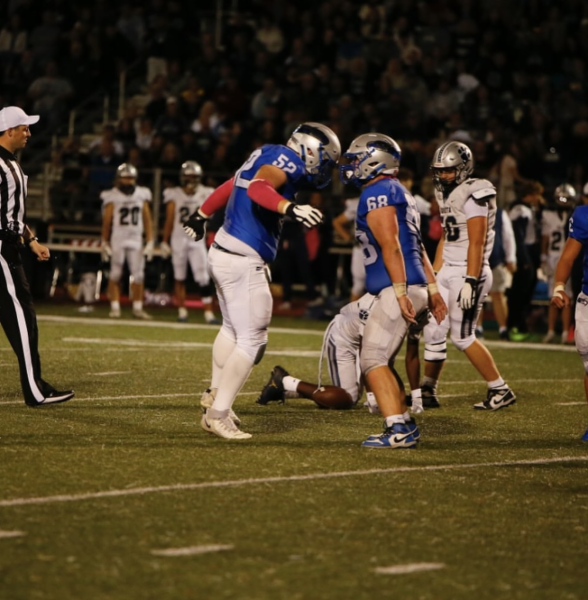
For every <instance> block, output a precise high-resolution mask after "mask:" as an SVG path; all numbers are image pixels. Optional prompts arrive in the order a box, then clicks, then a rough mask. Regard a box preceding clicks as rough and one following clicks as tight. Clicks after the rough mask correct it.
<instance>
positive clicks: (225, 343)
mask: <svg viewBox="0 0 588 600" xmlns="http://www.w3.org/2000/svg"><path fill="white" fill-rule="evenodd" d="M236 343H237V342H236V340H235V338H234V337H232V335H231V334H230V333H229V332H227V330H226V329H225V328H224V327H221V329H220V331H219V332H218V333H217V335H216V338H215V340H214V344H213V346H212V379H211V380H210V387H211V388H217V387H218V383H219V381H220V378H221V375H222V373H223V367H224V366H225V363H226V362H227V358H229V356H231V354H232V353H233V350H234V349H235V345H236Z"/></svg>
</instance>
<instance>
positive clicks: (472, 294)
mask: <svg viewBox="0 0 588 600" xmlns="http://www.w3.org/2000/svg"><path fill="white" fill-rule="evenodd" d="M477 287H478V280H477V279H476V278H475V277H470V276H466V278H465V283H464V284H463V287H462V288H461V290H460V292H459V296H458V297H457V301H458V302H459V306H460V308H461V309H462V310H469V309H470V308H472V306H474V304H475V303H476V290H477Z"/></svg>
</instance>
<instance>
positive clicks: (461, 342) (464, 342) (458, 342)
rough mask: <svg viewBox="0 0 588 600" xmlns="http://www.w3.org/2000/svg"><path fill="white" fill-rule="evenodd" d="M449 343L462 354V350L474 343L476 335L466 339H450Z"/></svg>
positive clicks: (473, 334)
mask: <svg viewBox="0 0 588 600" xmlns="http://www.w3.org/2000/svg"><path fill="white" fill-rule="evenodd" d="M451 341H452V342H453V345H454V346H455V347H456V348H457V349H458V350H460V351H461V352H463V351H464V350H467V349H468V348H469V347H470V346H471V345H472V344H473V343H474V342H475V341H476V334H475V333H472V334H471V335H468V336H467V337H465V338H461V339H459V338H458V339H453V337H452V338H451Z"/></svg>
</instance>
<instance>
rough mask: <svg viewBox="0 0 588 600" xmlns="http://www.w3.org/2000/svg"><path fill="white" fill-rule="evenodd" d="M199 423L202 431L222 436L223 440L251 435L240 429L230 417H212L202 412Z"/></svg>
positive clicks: (245, 437) (249, 436)
mask: <svg viewBox="0 0 588 600" xmlns="http://www.w3.org/2000/svg"><path fill="white" fill-rule="evenodd" d="M200 425H201V426H202V429H204V431H208V433H214V435H218V437H222V438H224V439H225V440H248V439H250V438H251V437H252V435H251V434H250V433H245V432H244V431H241V430H240V429H239V428H238V427H237V426H236V425H235V423H234V422H233V421H232V419H231V418H230V417H224V419H212V418H210V417H208V416H207V414H206V413H204V414H203V415H202V419H201V421H200Z"/></svg>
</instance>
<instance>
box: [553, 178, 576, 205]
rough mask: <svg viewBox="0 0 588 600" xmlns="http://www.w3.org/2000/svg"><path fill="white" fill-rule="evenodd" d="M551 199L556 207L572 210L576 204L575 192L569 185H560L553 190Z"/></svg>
mask: <svg viewBox="0 0 588 600" xmlns="http://www.w3.org/2000/svg"><path fill="white" fill-rule="evenodd" d="M553 198H554V200H555V203H556V204H557V206H558V207H562V208H572V207H573V206H574V204H575V203H576V190H575V189H574V187H573V186H572V185H570V184H569V183H562V184H561V185H558V186H557V187H556V188H555V192H554V193H553Z"/></svg>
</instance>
